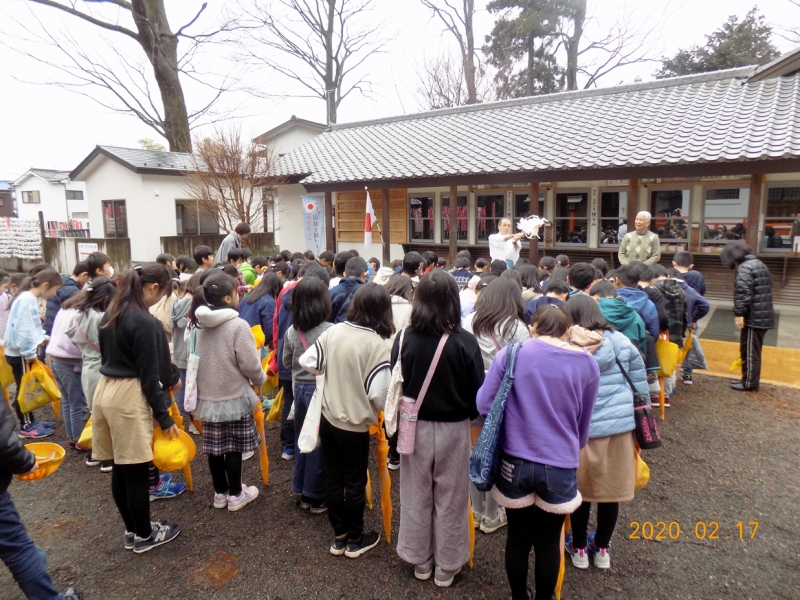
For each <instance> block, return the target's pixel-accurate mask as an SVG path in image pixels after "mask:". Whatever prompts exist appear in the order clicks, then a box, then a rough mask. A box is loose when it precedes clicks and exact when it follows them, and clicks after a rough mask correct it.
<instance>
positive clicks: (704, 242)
mask: <svg viewBox="0 0 800 600" xmlns="http://www.w3.org/2000/svg"><path fill="white" fill-rule="evenodd" d="M731 189H736V190H739V199H740V200H741V195H742V194H741V191H742V190H747V204H746V205H745V214H744V217H742V221H747V211H748V206H749V203H750V184H749V183H734V184H728V185H725V184H724V183H713V184H709V185H703V196H702V201H703V216H702V218H701V219H700V230H699V232H698V237H699V238H700V243H699V245H700V249H701V250H702V249H703V248H704V247H718V246H722V245H724V244H726V243H727V242H729V241H730V240H714V239H710V240H709V239H705V237H704V234H705V230H706V206H707V204H706V203H707V202H708V200H709V199H708V198H706V196H707V192H708V191H711V190H731ZM728 229H729V230H730V228H728ZM714 230H716V227H715V228H714ZM742 239H744V236H743V237H742Z"/></svg>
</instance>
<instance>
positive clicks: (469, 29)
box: [420, 0, 479, 104]
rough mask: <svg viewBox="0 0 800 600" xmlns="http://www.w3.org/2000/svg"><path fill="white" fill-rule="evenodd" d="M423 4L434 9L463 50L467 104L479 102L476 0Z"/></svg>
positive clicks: (424, 0)
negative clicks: (474, 25)
mask: <svg viewBox="0 0 800 600" xmlns="http://www.w3.org/2000/svg"><path fill="white" fill-rule="evenodd" d="M420 1H421V2H422V4H423V5H425V6H426V7H428V8H429V9H431V10H432V11H433V15H434V16H435V17H438V18H439V20H440V21H441V22H442V23H443V24H444V27H445V31H449V32H450V33H451V34H452V35H453V37H454V38H455V40H456V42H457V43H458V48H459V50H460V52H461V68H462V71H463V74H464V83H465V85H466V88H467V101H466V103H465V104H477V103H478V101H479V100H478V69H479V63H478V56H477V53H476V52H475V31H474V29H473V26H472V19H473V17H474V16H475V0H461V3H460V4H461V6H460V7H459V6H458V4H459V2H458V1H457V0H420Z"/></svg>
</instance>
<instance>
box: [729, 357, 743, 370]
mask: <svg viewBox="0 0 800 600" xmlns="http://www.w3.org/2000/svg"><path fill="white" fill-rule="evenodd" d="M741 370H742V355H741V354H740V355H739V356H737V357H736V360H734V361H733V364H732V365H731V371H741Z"/></svg>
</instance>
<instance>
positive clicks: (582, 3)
mask: <svg viewBox="0 0 800 600" xmlns="http://www.w3.org/2000/svg"><path fill="white" fill-rule="evenodd" d="M573 10H574V12H573V14H572V21H573V25H574V29H573V31H572V35H571V36H569V37H568V38H567V40H566V42H567V44H566V45H567V91H573V90H577V89H578V47H579V46H580V43H581V37H582V36H583V24H584V21H585V20H586V0H573Z"/></svg>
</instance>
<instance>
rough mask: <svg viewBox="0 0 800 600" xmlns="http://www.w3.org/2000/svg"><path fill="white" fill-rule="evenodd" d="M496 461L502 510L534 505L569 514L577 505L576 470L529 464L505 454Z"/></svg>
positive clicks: (551, 511)
mask: <svg viewBox="0 0 800 600" xmlns="http://www.w3.org/2000/svg"><path fill="white" fill-rule="evenodd" d="M501 456H502V458H501V459H500V473H499V477H498V478H497V482H496V484H495V485H496V486H497V491H498V492H500V494H501V495H502V496H503V497H504V499H505V502H500V504H501V505H503V506H505V507H506V508H524V507H526V506H531V505H532V504H535V505H536V506H538V507H539V508H541V509H542V510H544V511H546V512H550V513H557V514H570V513H572V512H573V511H575V510H576V509H577V508H578V507H579V506H580V504H581V501H580V500H579V499H578V498H579V496H578V478H577V473H578V469H563V468H561V467H553V466H550V465H545V464H542V463H537V462H531V461H528V460H524V459H521V458H517V457H515V456H510V455H508V454H506V453H505V452H503V453H502V455H501Z"/></svg>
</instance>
